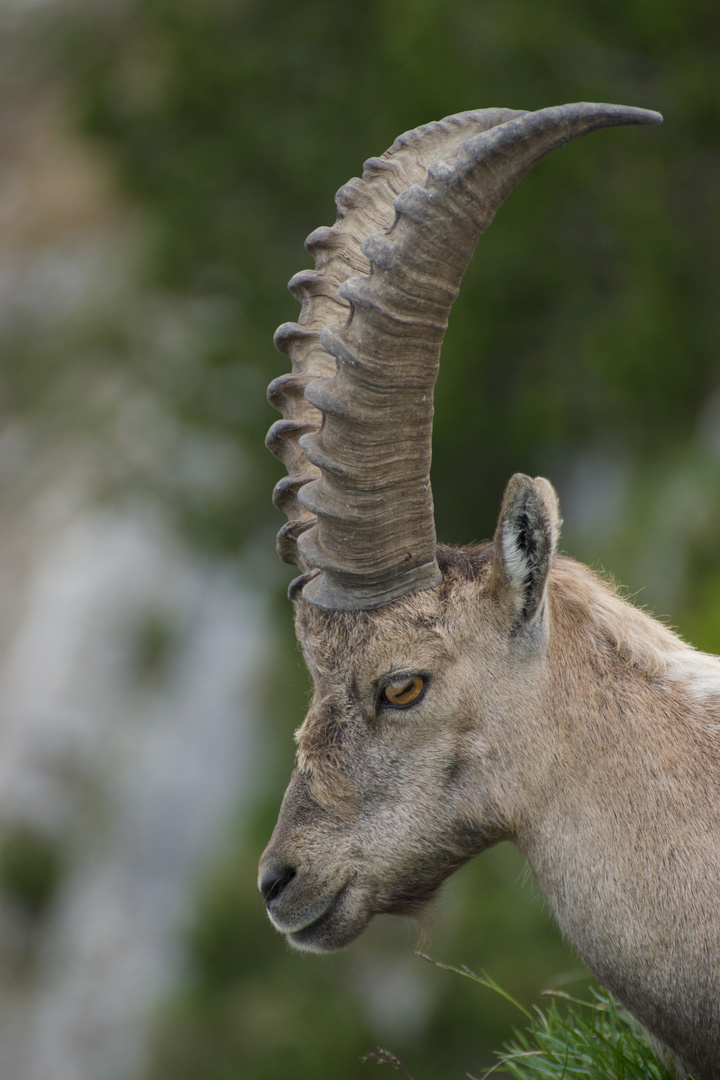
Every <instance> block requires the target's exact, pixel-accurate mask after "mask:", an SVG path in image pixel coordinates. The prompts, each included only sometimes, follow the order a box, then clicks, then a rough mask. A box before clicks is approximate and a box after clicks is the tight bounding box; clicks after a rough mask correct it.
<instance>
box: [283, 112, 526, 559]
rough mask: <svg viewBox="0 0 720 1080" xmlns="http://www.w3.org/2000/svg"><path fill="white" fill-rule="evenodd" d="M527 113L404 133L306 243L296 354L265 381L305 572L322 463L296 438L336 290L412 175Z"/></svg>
mask: <svg viewBox="0 0 720 1080" xmlns="http://www.w3.org/2000/svg"><path fill="white" fill-rule="evenodd" d="M520 115H522V114H521V113H520V112H518V111H517V110H514V109H482V110H476V111H472V112H464V113H458V114H457V115H456V116H449V117H446V119H444V120H440V121H437V122H434V123H431V124H424V125H423V126H422V127H419V128H415V129H414V130H412V131H407V132H405V134H404V135H400V136H399V137H398V138H397V139H396V140H395V142H394V143H393V145H392V146H391V147H390V148H389V150H386V151H385V153H384V154H383V155H382V156H381V157H379V158H370V160H369V161H366V162H365V165H364V167H363V175H362V179H357V178H354V179H352V180H349V181H348V183H347V184H345V185H344V186H343V187H342V188H340V190H339V191H338V193H337V195H336V196H335V203H336V206H337V211H338V216H337V221H336V222H335V225H334V226H333V227H332V228H326V227H323V228H320V229H316V230H315V231H314V232H313V233H311V234H310V236H308V238H307V240H306V241H305V246H306V248H307V249H308V251H309V252H310V254H311V255H313V256H314V258H315V269H314V270H305V271H302V272H301V273H299V274H296V275H295V276H294V277H293V278H292V279H291V281H290V284H289V289H290V291H291V292H292V293H293V295H294V296H295V297H296V298H297V299H298V300H299V301H300V302H301V304H302V310H301V312H300V318H299V320H298V322H296V323H283V325H282V326H280V327H278V329H277V331H276V332H275V345H276V347H277V349H279V351H280V352H282V353H284V354H285V355H286V356H287V357H288V358H289V360H290V361H291V365H292V371H291V373H290V374H288V375H281V376H280V377H279V378H277V379H275V380H273V382H271V383H270V386H269V387H268V400H269V402H270V404H271V405H272V406H273V407H274V408H276V409H277V410H278V412H281V413H282V415H283V419H282V420H278V421H277V422H276V423H275V424H273V425H272V427H271V428H270V430H269V432H268V434H267V439H266V444H267V446H268V449H269V450H271V451H272V452H273V453H274V454H275V456H276V457H279V458H280V460H281V461H282V462H283V464H284V465H285V468H286V469H287V472H288V475H287V476H286V477H283V479H282V480H281V481H280V482H279V483H278V484H277V485H276V487H275V491H274V492H273V501H274V503H275V505H276V506H277V507H278V509H279V510H282V511H283V512H284V513H285V514H287V517H288V521H287V524H286V525H284V526H283V527H282V529H281V530H280V532H279V533H278V540H277V547H278V554H279V555H280V557H281V558H282V559H283V560H284V561H285V562H289V563H295V564H296V565H297V566H298V567H299V568H300V569H301V570H302V571H303V572H305V571H308V570H310V569H312V567H311V566H310V565H309V564H308V563H307V562H306V561H305V560H304V559H303V558H302V556H301V554H300V551H299V550H298V546H297V538H298V536H299V535H300V534H301V533H302V532H305V531H306V530H307V529H308V528H310V527H312V526H314V525H315V523H316V520H317V519H316V517H315V515H314V513H312V512H311V511H309V510H307V509H305V508H304V507H303V506H302V505H300V503H299V501H298V492H299V490H300V488H301V487H303V486H304V485H305V484H307V482H308V481H309V480H317V479H319V477H320V475H321V474H320V470H319V468H318V467H317V466H315V465H313V464H311V462H310V461H308V459H307V458H306V456H305V454H304V452H303V451H302V449H301V448H300V446H299V442H298V440H299V438H300V436H301V435H304V434H307V433H309V432H313V431H317V430H318V429H319V427H320V425H321V423H322V415H321V413H320V412H319V411H318V409H317V408H316V407H315V406H314V405H313V404H312V403H311V402H310V401H309V400H308V399H307V398H306V397H305V387H306V386H307V385H308V383H309V382H310V381H311V380H313V379H316V378H321V377H323V376H330V375H334V374H335V371H336V367H337V365H336V362H335V358H334V356H332V355H331V354H330V353H328V352H327V351H326V350H325V348H324V347H323V345H322V343H321V341H320V333H321V331H322V329H323V327H325V326H330V325H333V324H338V325H342V324H343V323H344V322H345V321H346V319H347V318H348V316H349V314H350V305H349V303H348V301H347V300H345V299H344V297H342V296H340V295H339V292H338V290H339V287H340V285H341V284H342V283H343V282H344V281H346V280H347V278H349V277H350V276H351V275H352V274H356V273H364V274H367V273H369V272H370V262H369V260H368V258H367V256H366V255H364V254H363V252H362V250H361V245H362V243H363V241H364V240H366V239H367V238H368V237H369V236H370V235H372V234H373V233H375V232H384V231H385V230H387V229H389V228H390V226H391V225H392V223H393V221H394V219H395V208H394V202H395V199H396V198H397V196H398V195H400V194H401V192H403V191H405V190H406V189H407V188H408V187H410V186H411V185H412V184H415V183H424V182H425V177H426V175H427V170H428V168H429V167H430V166H431V165H432V164H433V162H434V161H437V160H439V159H442V158H445V157H448V156H450V155H452V154H453V153H454V152H455V151H456V150H457V149H459V147H461V146H462V145H463V144H464V143H466V142H467V140H468V139H469V138H471V137H472V136H473V135H476V134H479V133H480V132H483V131H487V130H488V129H489V128H491V127H494V126H495V125H497V124H502V123H505V122H506V121H507V120H510V119H512V118H513V117H515V116H520Z"/></svg>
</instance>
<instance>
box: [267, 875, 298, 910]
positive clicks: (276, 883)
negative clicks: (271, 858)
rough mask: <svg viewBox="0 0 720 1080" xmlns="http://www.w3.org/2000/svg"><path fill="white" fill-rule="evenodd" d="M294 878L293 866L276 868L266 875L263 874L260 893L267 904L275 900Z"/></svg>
mask: <svg viewBox="0 0 720 1080" xmlns="http://www.w3.org/2000/svg"><path fill="white" fill-rule="evenodd" d="M294 877H295V871H294V869H293V868H292V867H291V866H274V867H272V869H270V870H268V872H267V873H266V874H263V877H262V880H261V881H260V892H261V893H262V896H263V900H264V901H265V903H266V904H269V903H270V902H271V901H272V900H275V899H276V898H277V897H278V896H279V895H280V893H281V892H282V891H283V889H284V888H285V886H286V885H289V884H290V882H291V881H292V879H293V878H294Z"/></svg>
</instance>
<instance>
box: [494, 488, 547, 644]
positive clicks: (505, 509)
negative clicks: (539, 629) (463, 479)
mask: <svg viewBox="0 0 720 1080" xmlns="http://www.w3.org/2000/svg"><path fill="white" fill-rule="evenodd" d="M560 525H561V520H560V509H559V504H558V497H557V495H556V493H555V489H554V488H553V486H552V484H551V483H550V482H549V481H548V480H545V479H544V478H543V477H541V476H540V477H537V478H536V479H535V480H531V479H530V477H529V476H524V475H523V474H522V473H516V474H515V475H514V476H513V477H512V478H511V479H510V482H509V483H508V486H507V488H506V489H505V495H504V497H503V503H502V508H501V510H500V518H499V520H498V524H497V529H496V531H495V553H494V557H493V590H494V593H495V596H496V598H497V599H498V600H499V602H500V603H501V604H503V606H505V607H508V608H509V609H510V614H511V619H512V623H513V629H514V630H517V629H519V627H520V626H528V625H529V624H531V623H533V622H534V621H535V620H536V619H537V618H538V617H541V616H542V612H543V601H544V599H545V587H546V584H547V576H548V572H549V570H550V563H551V561H552V557H553V555H554V553H555V548H556V546H557V540H558V536H559V533H560Z"/></svg>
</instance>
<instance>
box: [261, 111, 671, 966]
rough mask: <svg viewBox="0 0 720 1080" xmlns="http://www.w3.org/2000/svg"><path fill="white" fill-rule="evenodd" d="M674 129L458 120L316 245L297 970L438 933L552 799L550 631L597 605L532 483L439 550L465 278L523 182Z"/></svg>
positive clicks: (294, 784) (295, 357)
mask: <svg viewBox="0 0 720 1080" xmlns="http://www.w3.org/2000/svg"><path fill="white" fill-rule="evenodd" d="M659 121H660V117H659V116H658V114H657V113H653V112H647V111H644V110H641V109H633V108H625V107H622V106H615V105H592V104H579V105H566V106H563V107H559V108H551V109H543V110H541V111H539V112H534V113H533V112H515V111H512V110H506V109H489V110H484V111H479V112H468V113H463V114H460V115H458V116H453V117H450V118H448V119H446V120H443V121H441V122H440V123H436V124H430V125H427V126H425V127H421V128H418V129H417V130H415V131H412V132H409V133H407V134H405V135H403V136H401V137H400V138H399V139H397V140H396V142H395V143H394V145H393V146H392V147H391V148H390V149H389V150H388V151H387V152H386V153H385V154H384V155H383V156H382V157H381V158H379V159H372V160H370V161H369V162H367V163H366V166H365V172H364V175H363V178H362V180H352V181H350V183H349V184H347V185H346V186H345V187H344V188H342V189H341V190H340V192H339V193H338V196H337V205H338V210H339V216H338V220H337V222H336V224H335V226H334V227H333V228H330V229H320V230H317V231H316V232H314V233H313V234H312V235H311V236H310V237H309V238H308V241H307V247H308V249H309V250H310V251H311V252H312V253H313V254H314V255H315V260H316V269H315V270H314V271H307V272H304V273H301V274H298V275H297V276H296V277H295V278H293V280H292V281H291V283H290V288H291V290H292V291H293V293H294V294H295V295H296V296H298V298H299V299H300V300H301V301H302V305H303V307H302V313H301V316H300V321H299V323H296V324H285V325H283V326H281V327H280V329H279V330H278V332H277V335H276V344H277V345H278V347H279V348H280V349H281V351H284V352H286V353H287V354H288V355H289V357H290V358H291V360H292V373H291V374H289V375H285V376H283V377H281V378H279V379H276V380H275V381H274V382H273V383H272V384H271V386H270V389H269V398H270V401H271V402H272V403H273V404H274V405H276V406H277V407H278V408H279V409H280V410H281V411H282V413H283V419H282V420H280V421H278V422H277V423H276V424H275V425H273V427H272V428H271V429H270V432H269V435H268V445H269V446H270V448H271V449H272V450H273V451H274V452H275V453H276V454H277V455H278V456H279V457H280V458H282V460H283V462H284V463H285V465H286V466H287V469H288V474H289V475H288V476H287V477H286V478H285V479H283V480H281V481H280V483H279V484H278V485H277V488H276V491H275V502H276V504H277V505H278V506H279V507H280V508H281V509H283V510H284V511H286V513H287V515H288V519H289V520H288V523H287V525H286V526H285V527H284V528H283V529H282V530H281V532H280V534H279V537H278V548H279V552H280V555H281V557H282V558H284V559H285V560H286V561H288V562H293V563H295V564H296V565H297V566H298V567H299V569H300V571H301V575H300V577H298V578H296V580H295V581H294V582H293V584H292V586H291V590H290V592H291V597H292V599H293V600H294V603H295V607H296V621H297V634H298V639H299V641H300V643H301V645H302V648H303V651H304V654H305V658H306V661H307V664H308V667H309V669H310V672H311V675H312V678H313V682H314V686H315V694H314V699H313V702H312V705H311V708H310V711H309V713H308V716H307V718H306V720H305V722H304V724H303V725H302V727H301V728H300V730H299V732H298V736H297V738H298V746H299V750H298V763H297V768H296V770H295V772H294V774H293V777H292V779H291V782H290V786H289V788H288V790H287V793H286V795H285V799H284V802H283V806H282V809H281V812H280V818H279V821H278V824H277V827H276V830H275V832H274V834H273V838H272V840H271V842H270V845H269V847H268V848H267V850H266V852H265V854H264V856H263V859H262V864H261V873H260V888H261V891H262V893H263V895H264V897H265V900H266V903H267V908H268V912H269V914H270V918H271V919H272V921H273V923H274V924H275V926H276V927H277V928H278V929H279V930H281V931H282V932H283V933H285V934H287V936H288V938H289V940H290V941H291V942H292V943H293V944H295V945H297V946H299V947H300V948H305V949H314V950H329V949H335V948H338V947H340V946H344V945H347V944H348V943H349V942H350V941H352V940H353V939H354V938H355V937H357V935H358V934H359V933H360V932H361V931H362V929H363V928H364V926H365V925H366V924H367V922H368V920H369V919H370V918H371V916H372V915H373V914H375V913H378V912H400V913H410V914H415V915H417V914H419V913H420V912H421V911H422V908H423V905H424V903H425V901H426V900H427V899H428V898H429V897H430V896H432V894H433V893H434V892H435V890H436V889H437V888H438V886H439V885H440V883H441V882H442V881H443V880H444V879H445V878H446V877H447V876H448V875H449V874H450V873H452V872H453V870H455V869H456V868H457V867H458V866H460V865H461V864H462V863H464V862H465V861H467V860H468V859H469V858H471V857H472V856H474V855H476V854H477V853H478V852H480V851H482V850H483V849H484V848H486V847H487V846H488V845H490V844H493V843H496V842H497V841H498V840H501V839H514V840H516V842H519V843H524V842H525V841H524V840H523V838H524V837H525V836H526V834H527V829H526V825H527V819H528V817H529V816H530V809H529V808H530V806H531V805H537V803H538V800H540V803H541V805H544V804H545V803H547V802H548V800H549V799H551V796H552V792H551V791H549V790H547V776H548V770H550V771H551V770H552V762H551V761H550V760H549V758H550V757H551V755H552V753H553V751H552V745H551V741H550V740H548V739H547V737H546V736H545V735H544V733H543V732H542V730H541V726H540V725H541V718H542V717H547V716H548V715H551V716H552V715H553V707H552V706H551V702H552V699H553V694H554V693H556V691H555V688H554V681H553V677H552V676H551V674H550V672H551V671H552V665H551V664H550V663H549V658H550V657H552V656H554V657H555V662H556V664H561V665H562V664H563V662H564V661H563V657H562V656H561V655H560V654H561V652H562V649H563V646H562V644H561V643H560V642H559V641H558V640H557V639H556V635H554V634H553V633H552V632H551V625H552V621H553V619H556V621H557V619H558V618H559V619H560V621H561V622H562V620H563V619H565V620H567V619H572V618H574V617H575V616H574V614H573V613H572V612H571V614H570V615H565V616H558V615H556V614H555V611H554V609H555V608H556V607H557V606H558V605H557V601H556V598H555V593H557V592H562V591H563V590H564V591H565V592H568V591H569V592H570V593H571V594H572V595H573V596H575V605H576V607H578V608H582V605H583V604H584V603H585V604H586V601H585V600H584V599H583V597H584V593H583V585H582V584H578V581H577V579H576V578H574V577H572V575H570V577H568V575H567V574H565V575H564V576H563V571H562V567H561V568H560V570H558V571H556V573H557V576H558V580H557V582H551V581H550V569H551V566H552V565H553V562H555V563H556V565H558V560H557V559H556V558H555V557H554V552H555V547H556V542H557V536H558V530H559V513H558V505H557V498H556V496H555V492H554V491H553V488H552V487H551V485H550V484H549V483H548V482H547V481H546V480H542V479H536V480H531V479H529V478H528V477H526V476H522V475H516V476H514V477H513V478H512V479H511V481H510V483H509V485H508V488H507V490H506V493H505V498H504V501H503V505H502V510H501V513H500V518H499V522H498V526H497V531H496V534H495V538H494V541H493V543H488V544H484V545H480V546H478V547H474V548H470V549H463V550H456V549H450V548H445V547H442V546H438V545H437V543H436V538H435V526H434V520H433V505H432V495H431V490H430V454H431V425H432V413H433V388H434V384H435V380H436V377H437V373H438V365H439V355H440V346H441V342H442V338H443V334H444V332H445V328H446V325H447V320H448V314H449V311H450V308H451V305H452V303H453V301H454V299H455V297H456V295H457V292H458V289H459V286H460V282H461V279H462V276H463V273H464V271H465V268H466V266H467V264H468V262H469V260H470V258H471V256H472V253H473V250H474V248H475V245H476V243H477V241H478V238H479V237H480V235H481V233H482V232H483V231H484V229H485V228H486V227H487V225H489V223H490V222H491V220H492V218H493V216H494V214H495V212H496V210H497V209H498V208H499V206H500V205H501V203H502V202H503V200H504V199H505V198H506V196H507V195H509V193H510V192H511V191H512V189H513V188H514V187H515V185H516V184H517V183H518V182H519V180H520V179H521V178H522V177H523V176H524V175H525V173H526V172H528V170H529V169H530V168H531V167H532V166H533V165H534V164H535V163H536V162H537V161H539V160H540V159H541V158H542V157H544V156H545V155H546V154H548V153H549V152H550V151H551V150H553V149H555V148H556V147H558V146H561V145H562V144H564V143H566V142H568V141H570V140H572V139H576V138H578V137H580V136H581V135H584V134H586V133H588V132H590V131H594V130H595V129H596V128H600V127H607V126H612V125H617V124H655V123H658V122H659ZM560 562H561V563H562V562H563V561H562V560H561V561H560ZM566 578H567V580H566ZM570 578H572V580H570ZM608 603H611V600H610V599H608ZM586 606H587V605H586ZM574 610H575V609H573V612H574ZM518 761H520V762H521V763H522V764H521V766H518ZM526 847H527V843H526Z"/></svg>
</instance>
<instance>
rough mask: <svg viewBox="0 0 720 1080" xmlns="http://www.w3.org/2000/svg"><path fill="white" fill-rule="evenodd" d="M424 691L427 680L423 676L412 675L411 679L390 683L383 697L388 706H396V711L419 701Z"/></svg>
mask: <svg viewBox="0 0 720 1080" xmlns="http://www.w3.org/2000/svg"><path fill="white" fill-rule="evenodd" d="M424 689H425V680H424V679H423V677H422V675H411V676H410V677H409V678H403V679H398V680H397V681H396V682H391V683H388V685H387V686H386V687H385V689H384V690H383V692H382V694H381V697H382V700H383V701H385V702H387V704H388V705H394V706H395V708H396V709H404V708H405V706H406V705H412V704H413V703H414V702H415V701H417V700H418V698H419V697H420V695H421V694H422V692H423V690H424Z"/></svg>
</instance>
